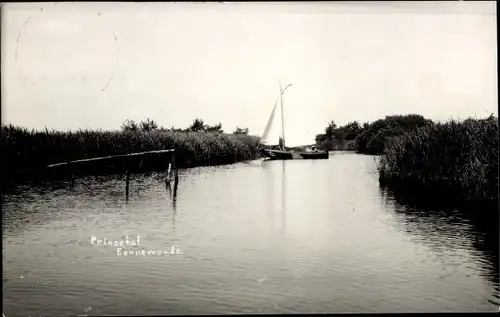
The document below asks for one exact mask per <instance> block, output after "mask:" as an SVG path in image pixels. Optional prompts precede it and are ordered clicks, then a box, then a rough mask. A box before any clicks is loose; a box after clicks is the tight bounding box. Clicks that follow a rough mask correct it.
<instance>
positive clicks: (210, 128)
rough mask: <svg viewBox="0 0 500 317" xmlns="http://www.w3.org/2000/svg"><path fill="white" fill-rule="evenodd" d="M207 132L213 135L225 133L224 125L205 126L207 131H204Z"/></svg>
mask: <svg viewBox="0 0 500 317" xmlns="http://www.w3.org/2000/svg"><path fill="white" fill-rule="evenodd" d="M204 130H205V131H206V132H213V133H224V131H223V130H222V123H218V124H216V125H214V126H208V125H207V126H205V129H204Z"/></svg>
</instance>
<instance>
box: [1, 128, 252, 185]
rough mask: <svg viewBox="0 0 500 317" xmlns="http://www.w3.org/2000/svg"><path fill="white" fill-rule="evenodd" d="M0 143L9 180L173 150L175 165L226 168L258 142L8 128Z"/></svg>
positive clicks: (205, 135) (198, 135)
mask: <svg viewBox="0 0 500 317" xmlns="http://www.w3.org/2000/svg"><path fill="white" fill-rule="evenodd" d="M1 142H2V160H3V163H4V167H6V169H5V174H4V176H6V177H11V176H13V175H16V174H19V173H23V172H24V173H27V172H30V171H36V170H40V169H43V168H44V167H45V166H47V165H49V164H54V163H59V162H67V161H72V160H79V159H86V158H92V157H101V156H111V155H119V154H126V153H132V152H142V151H154V150H162V149H171V148H173V149H175V150H176V151H177V154H176V158H177V163H178V166H179V167H191V166H200V165H218V164H229V163H234V162H238V161H244V160H249V159H253V158H255V157H256V155H257V150H256V149H257V145H258V142H259V139H258V138H257V137H253V136H248V135H241V134H237V135H233V134H222V133H210V132H177V131H169V130H153V131H111V132H110V131H90V130H80V131H77V132H59V131H49V130H45V131H35V130H28V129H25V128H20V127H16V126H12V125H9V126H2V128H1ZM152 162H154V161H152ZM147 168H148V169H151V170H154V169H155V166H149V167H147Z"/></svg>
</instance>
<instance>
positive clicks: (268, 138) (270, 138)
mask: <svg viewBox="0 0 500 317" xmlns="http://www.w3.org/2000/svg"><path fill="white" fill-rule="evenodd" d="M277 107H278V100H276V102H275V103H274V107H273V111H272V112H271V116H270V117H269V120H268V121H267V125H266V128H265V130H264V133H263V134H262V137H261V139H260V144H263V145H278V143H279V129H278V128H279V127H278V126H277V125H276V124H274V123H275V122H274V121H275V120H274V118H275V115H276V108H277ZM273 132H278V135H274V134H276V133H273Z"/></svg>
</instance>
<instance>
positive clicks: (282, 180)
mask: <svg viewBox="0 0 500 317" xmlns="http://www.w3.org/2000/svg"><path fill="white" fill-rule="evenodd" d="M289 163H290V161H287V160H281V161H275V160H263V161H262V167H263V168H264V173H265V174H266V177H265V182H266V183H267V184H269V185H268V188H269V190H268V191H267V192H268V193H269V195H268V197H269V198H268V199H267V202H268V203H269V207H268V208H267V209H268V211H269V212H268V218H269V219H270V223H271V226H273V225H274V212H275V211H278V210H279V211H280V218H281V221H280V223H281V227H280V232H281V233H282V234H285V233H286V204H287V203H286V202H287V195H286V192H287V183H286V182H287V179H286V170H287V164H289ZM277 164H280V165H281V169H277V168H275V167H276V165H277ZM274 173H279V174H281V175H279V178H278V179H279V181H278V182H275V177H274ZM276 187H278V191H279V193H280V198H281V201H280V203H279V206H278V208H276V207H277V206H276V205H275V200H274V199H275V197H276V196H275V188H276ZM277 209H278V210H277Z"/></svg>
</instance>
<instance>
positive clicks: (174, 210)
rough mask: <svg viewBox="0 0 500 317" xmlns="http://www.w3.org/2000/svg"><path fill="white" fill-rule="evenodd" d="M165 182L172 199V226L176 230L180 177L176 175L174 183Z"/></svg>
mask: <svg viewBox="0 0 500 317" xmlns="http://www.w3.org/2000/svg"><path fill="white" fill-rule="evenodd" d="M165 184H166V185H165V186H166V188H167V192H168V193H169V195H170V199H171V201H172V226H173V230H174V232H175V216H176V214H177V189H178V187H179V179H178V178H177V177H176V178H175V179H174V184H173V185H171V184H170V182H165ZM172 187H173V188H172Z"/></svg>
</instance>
